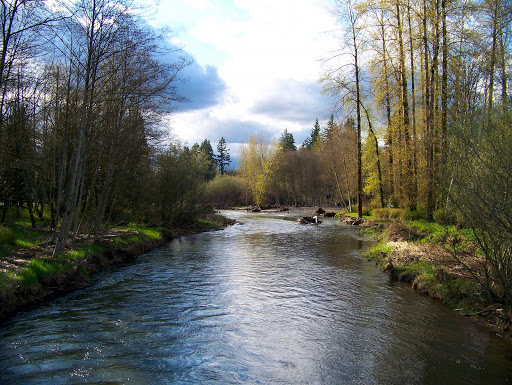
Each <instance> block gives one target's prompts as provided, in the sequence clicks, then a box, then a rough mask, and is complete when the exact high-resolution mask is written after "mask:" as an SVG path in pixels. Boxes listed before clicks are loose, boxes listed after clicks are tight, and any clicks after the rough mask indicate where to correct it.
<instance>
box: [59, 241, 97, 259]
mask: <svg viewBox="0 0 512 385" xmlns="http://www.w3.org/2000/svg"><path fill="white" fill-rule="evenodd" d="M103 251H104V248H103V246H101V245H98V244H95V243H84V244H82V245H79V246H78V247H77V248H75V249H72V250H69V251H66V252H64V253H62V254H61V255H59V259H61V260H68V261H79V260H81V259H83V258H85V257H87V256H89V255H102V254H103Z"/></svg>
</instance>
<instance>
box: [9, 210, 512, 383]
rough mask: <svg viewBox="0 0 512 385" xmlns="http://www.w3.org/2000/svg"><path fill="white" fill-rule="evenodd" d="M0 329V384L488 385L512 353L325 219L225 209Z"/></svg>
mask: <svg viewBox="0 0 512 385" xmlns="http://www.w3.org/2000/svg"><path fill="white" fill-rule="evenodd" d="M227 215H228V216H230V217H233V218H235V219H237V220H238V221H239V222H240V223H241V224H237V225H235V226H231V227H229V228H227V229H225V230H223V231H217V232H211V233H204V234H199V235H193V236H187V237H182V238H180V239H177V240H174V241H172V242H170V243H169V244H168V245H166V246H165V247H162V248H159V249H157V250H154V251H152V252H150V253H147V254H145V255H142V256H140V257H139V258H137V259H136V260H135V261H134V262H132V263H130V264H126V265H122V266H118V267H116V268H114V269H112V270H109V271H108V272H103V273H101V274H99V275H97V276H96V277H95V284H94V285H93V286H92V287H89V288H87V289H85V290H81V291H76V292H73V293H71V294H69V295H67V296H65V297H62V298H58V299H56V300H53V301H51V302H49V303H47V304H45V305H42V306H40V307H38V308H36V309H34V310H31V311H28V312H24V313H19V314H18V315H16V316H15V317H14V318H12V319H11V320H9V321H8V322H7V323H6V324H4V325H3V326H2V327H1V328H0V384H70V383H72V384H80V383H89V384H125V383H133V384H167V383H168V384H191V383H201V384H204V383H219V384H237V383H249V384H352V383H353V384H455V383H456V384H487V383H489V384H496V383H503V382H506V381H508V380H510V379H512V361H511V357H512V347H511V345H510V344H509V343H508V342H506V341H504V340H503V339H502V338H499V337H498V336H496V335H495V334H494V333H492V332H491V331H490V330H488V329H486V328H483V327H481V326H479V325H478V324H476V323H475V322H473V321H472V320H470V319H466V318H464V317H462V316H460V315H457V314H455V313H453V312H451V311H449V310H447V309H445V308H444V307H443V306H442V305H440V304H439V303H438V302H436V301H434V300H431V299H430V298H427V297H424V296H422V295H419V294H417V293H415V292H414V291H413V290H412V289H411V288H410V286H408V285H404V284H401V283H392V282H389V279H388V277H387V276H386V275H385V274H383V273H382V272H380V271H379V270H378V269H377V268H376V266H375V265H374V263H372V262H369V261H367V260H365V259H364V258H362V257H361V253H362V252H364V250H366V249H367V248H368V247H371V246H372V245H373V241H371V240H369V239H367V238H365V237H363V236H361V235H359V233H358V231H357V229H356V228H354V227H350V226H347V225H343V224H341V223H338V222H337V221H336V220H334V219H332V220H331V219H327V218H326V220H325V221H324V223H323V224H321V225H320V226H304V225H299V224H297V223H296V221H295V219H296V218H294V217H292V216H290V215H287V214H273V215H271V214H252V213H245V212H234V211H233V212H227Z"/></svg>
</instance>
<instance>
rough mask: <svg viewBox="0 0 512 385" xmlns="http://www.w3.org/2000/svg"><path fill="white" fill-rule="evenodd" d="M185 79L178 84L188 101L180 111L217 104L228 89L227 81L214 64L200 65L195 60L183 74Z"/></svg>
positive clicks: (180, 106) (182, 94) (181, 93)
mask: <svg viewBox="0 0 512 385" xmlns="http://www.w3.org/2000/svg"><path fill="white" fill-rule="evenodd" d="M181 77H182V78H183V79H184V81H183V82H182V83H181V84H180V85H179V86H178V90H179V93H180V95H181V96H184V97H186V98H187V99H188V102H186V103H181V104H180V105H179V108H178V111H179V112H185V111H191V110H199V109H203V108H207V107H210V106H213V105H216V104H217V103H219V102H220V101H221V96H222V95H223V93H224V92H225V91H226V83H225V81H224V80H223V79H222V78H221V77H220V76H219V72H218V69H217V68H216V67H214V66H210V65H208V66H205V67H203V66H200V65H199V64H198V63H197V62H196V61H195V60H194V61H193V62H192V64H191V65H190V66H188V67H187V68H185V69H184V70H183V72H182V74H181Z"/></svg>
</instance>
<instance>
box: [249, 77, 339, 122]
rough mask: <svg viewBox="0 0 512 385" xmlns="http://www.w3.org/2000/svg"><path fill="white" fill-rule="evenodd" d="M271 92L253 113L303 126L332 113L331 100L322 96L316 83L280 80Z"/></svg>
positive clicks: (258, 103) (258, 102)
mask: <svg viewBox="0 0 512 385" xmlns="http://www.w3.org/2000/svg"><path fill="white" fill-rule="evenodd" d="M269 91H270V93H269V95H268V96H267V97H265V98H261V99H259V100H258V101H257V102H256V103H255V104H254V106H253V107H252V108H251V109H250V111H251V112H252V113H255V114H260V115H268V116H273V117H274V118H275V119H278V120H280V121H297V122H299V123H302V124H310V123H311V121H313V122H314V120H315V118H319V119H325V118H327V117H328V115H329V113H330V108H329V99H328V98H327V97H326V96H324V95H322V93H321V86H320V85H319V84H318V83H316V82H308V81H298V80H294V79H284V80H278V81H276V83H275V85H274V86H273V87H272V88H271V89H270V90H269Z"/></svg>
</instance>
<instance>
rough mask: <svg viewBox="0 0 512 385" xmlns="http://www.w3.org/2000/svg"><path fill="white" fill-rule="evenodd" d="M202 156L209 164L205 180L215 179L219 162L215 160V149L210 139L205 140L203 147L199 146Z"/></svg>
mask: <svg viewBox="0 0 512 385" xmlns="http://www.w3.org/2000/svg"><path fill="white" fill-rule="evenodd" d="M199 152H200V155H201V156H202V157H203V158H204V160H205V161H206V162H207V170H206V175H205V179H206V180H212V179H213V178H215V174H216V173H217V161H216V159H215V154H214V153H213V148H212V145H211V143H210V141H209V140H208V139H205V140H204V141H203V142H202V143H201V146H199Z"/></svg>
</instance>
